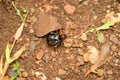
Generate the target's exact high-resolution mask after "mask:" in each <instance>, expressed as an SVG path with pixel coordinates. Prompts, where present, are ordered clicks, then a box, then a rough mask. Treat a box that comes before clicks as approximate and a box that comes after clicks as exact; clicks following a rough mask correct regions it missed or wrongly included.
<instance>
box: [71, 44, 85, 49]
mask: <svg viewBox="0 0 120 80" xmlns="http://www.w3.org/2000/svg"><path fill="white" fill-rule="evenodd" d="M72 47H76V48H81V47H83V43H74V44H72Z"/></svg>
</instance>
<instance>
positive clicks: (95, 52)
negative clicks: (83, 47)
mask: <svg viewBox="0 0 120 80" xmlns="http://www.w3.org/2000/svg"><path fill="white" fill-rule="evenodd" d="M87 47H88V52H89V53H90V54H89V60H90V62H91V63H92V64H94V63H95V62H96V61H97V59H98V56H99V50H98V49H97V48H96V47H95V46H87Z"/></svg>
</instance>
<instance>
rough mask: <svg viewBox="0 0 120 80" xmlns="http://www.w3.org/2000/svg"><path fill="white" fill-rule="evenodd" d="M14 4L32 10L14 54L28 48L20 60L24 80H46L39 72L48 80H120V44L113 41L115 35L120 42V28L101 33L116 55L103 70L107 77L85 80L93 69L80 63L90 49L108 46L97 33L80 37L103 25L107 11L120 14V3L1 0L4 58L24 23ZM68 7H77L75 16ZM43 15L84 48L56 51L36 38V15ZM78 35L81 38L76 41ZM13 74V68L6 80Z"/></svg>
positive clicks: (1, 50) (104, 0) (103, 0)
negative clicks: (7, 46)
mask: <svg viewBox="0 0 120 80" xmlns="http://www.w3.org/2000/svg"><path fill="white" fill-rule="evenodd" d="M12 1H14V2H15V4H16V6H17V7H18V8H20V7H21V6H22V7H25V8H27V9H28V10H29V15H28V18H27V22H26V25H25V28H24V30H23V34H22V36H21V38H20V39H19V40H18V41H17V43H16V44H15V48H14V49H13V51H12V54H14V52H16V51H17V50H18V49H19V48H20V47H21V46H23V45H26V46H27V50H26V51H25V52H24V53H23V54H22V55H21V57H20V58H19V59H17V61H18V62H19V63H20V69H21V72H22V75H21V77H20V78H21V80H42V79H41V76H37V72H38V73H40V72H42V73H44V74H45V76H46V77H47V80H59V79H56V78H60V80H120V71H119V70H120V44H114V43H113V42H111V41H110V36H111V35H112V34H115V35H116V36H117V38H118V40H120V28H119V27H120V25H119V24H116V25H115V26H116V27H113V28H114V29H117V30H118V31H116V30H111V29H109V30H104V31H101V32H102V33H104V35H105V37H106V42H110V43H111V46H112V49H111V54H113V55H112V56H111V59H110V60H109V61H108V62H107V63H105V64H104V65H102V66H101V67H99V69H101V70H102V71H104V75H101V76H98V75H97V74H94V73H90V74H89V75H88V76H87V77H84V75H85V73H86V72H87V71H88V70H89V69H90V66H91V63H90V62H87V63H86V62H84V64H83V65H81V64H82V63H80V61H79V59H78V57H82V55H81V54H82V53H83V54H85V53H86V52H87V46H89V45H93V46H95V47H96V48H98V50H100V49H101V46H102V45H103V44H104V43H99V42H98V40H97V37H96V33H89V34H87V37H88V38H87V40H86V41H83V40H81V39H80V38H79V37H80V36H81V35H80V34H82V33H83V32H85V31H86V30H88V29H90V28H91V27H92V26H100V25H102V24H103V23H102V19H103V18H104V17H105V15H106V14H107V11H110V12H112V11H114V12H115V13H117V12H120V4H119V3H118V2H117V0H0V55H2V54H4V53H5V46H6V44H7V43H8V42H12V37H13V35H14V33H15V31H16V30H17V28H18V27H19V25H20V23H21V20H20V18H19V16H17V14H16V12H15V10H14V8H13V7H12V4H11V2H12ZM66 4H71V5H73V6H74V7H75V9H76V10H75V12H74V13H72V14H69V13H67V12H66V11H65V9H64V7H65V5H66ZM46 6H47V7H46ZM50 7H52V8H50ZM41 11H45V12H46V13H47V14H50V15H52V16H55V17H57V18H58V22H59V23H60V24H61V25H62V26H63V27H64V28H65V31H64V32H65V34H66V35H67V38H66V39H68V38H70V39H71V40H72V41H74V43H75V44H81V46H80V47H77V48H75V47H74V48H73V47H69V48H66V47H64V46H63V45H61V46H60V47H58V48H57V49H56V51H54V49H53V47H51V46H48V45H47V43H46V39H45V38H37V37H35V35H34V32H32V30H33V29H34V27H35V24H34V23H35V22H36V20H35V18H36V15H39V13H40V12H41ZM76 35H78V37H77V38H74V36H76ZM63 43H64V41H63ZM80 50H81V51H80ZM39 53H40V54H39ZM116 60H117V61H118V62H117V61H116ZM83 61H84V60H83ZM11 70H12V64H11V65H10V68H9V69H8V71H7V73H6V76H9V73H10V71H11ZM26 74H27V75H26Z"/></svg>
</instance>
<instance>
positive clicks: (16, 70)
mask: <svg viewBox="0 0 120 80" xmlns="http://www.w3.org/2000/svg"><path fill="white" fill-rule="evenodd" d="M13 68H14V70H15V72H14V74H13V75H12V76H11V78H10V80H15V79H16V78H17V77H18V76H21V71H20V64H19V63H18V62H17V61H16V62H15V63H14V64H13Z"/></svg>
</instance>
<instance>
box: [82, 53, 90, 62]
mask: <svg viewBox="0 0 120 80" xmlns="http://www.w3.org/2000/svg"><path fill="white" fill-rule="evenodd" d="M83 58H84V61H85V62H88V61H89V53H85V54H83Z"/></svg>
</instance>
